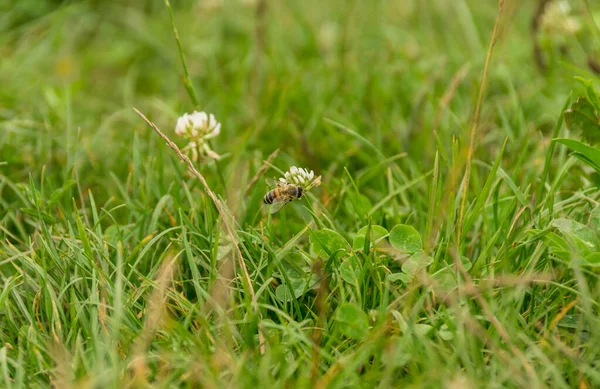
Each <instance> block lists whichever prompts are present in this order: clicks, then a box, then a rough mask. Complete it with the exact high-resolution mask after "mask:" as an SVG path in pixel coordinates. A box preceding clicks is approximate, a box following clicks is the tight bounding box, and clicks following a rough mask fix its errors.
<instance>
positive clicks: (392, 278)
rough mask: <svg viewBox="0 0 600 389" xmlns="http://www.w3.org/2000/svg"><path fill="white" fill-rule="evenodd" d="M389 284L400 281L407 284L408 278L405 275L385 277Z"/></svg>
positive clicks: (397, 274) (396, 274)
mask: <svg viewBox="0 0 600 389" xmlns="http://www.w3.org/2000/svg"><path fill="white" fill-rule="evenodd" d="M387 279H388V280H389V281H390V282H396V281H402V282H403V283H405V284H407V283H408V282H409V281H410V276H409V275H408V274H406V273H392V274H388V275H387Z"/></svg>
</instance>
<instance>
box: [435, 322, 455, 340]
mask: <svg viewBox="0 0 600 389" xmlns="http://www.w3.org/2000/svg"><path fill="white" fill-rule="evenodd" d="M438 335H439V337H440V338H442V339H443V340H452V339H454V334H453V333H452V331H450V328H448V325H447V324H443V325H442V326H441V327H440V329H439V331H438Z"/></svg>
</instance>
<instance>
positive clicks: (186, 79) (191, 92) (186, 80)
mask: <svg viewBox="0 0 600 389" xmlns="http://www.w3.org/2000/svg"><path fill="white" fill-rule="evenodd" d="M165 6H166V7H167V11H169V19H170V20H171V27H173V35H174V36H175V42H177V51H178V52H179V59H180V60H181V66H182V67H183V76H182V77H181V80H182V82H183V86H185V89H186V90H187V93H188V96H189V97H190V99H191V100H192V104H194V108H198V109H199V108H200V102H199V100H198V96H197V95H196V90H195V89H194V85H193V84H192V78H191V77H190V72H189V70H188V67H187V63H186V62H185V55H184V54H183V47H182V46H181V39H179V32H178V31H177V26H176V25H175V18H174V17H173V10H172V9H171V2H170V1H169V0H165ZM208 145H209V147H211V148H212V145H211V144H210V143H209V144H208ZM215 166H216V170H217V175H218V176H219V181H221V185H222V186H223V190H226V188H227V187H226V186H225V178H224V176H223V172H222V171H221V165H220V164H219V161H217V160H215Z"/></svg>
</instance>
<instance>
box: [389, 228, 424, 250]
mask: <svg viewBox="0 0 600 389" xmlns="http://www.w3.org/2000/svg"><path fill="white" fill-rule="evenodd" d="M390 243H391V244H392V246H394V247H395V248H397V249H400V250H402V251H406V252H409V253H414V252H417V251H420V250H421V249H422V248H423V241H422V240H421V235H419V232H418V231H417V230H415V228H414V227H412V226H409V225H407V224H398V225H397V226H395V227H394V228H392V231H391V232H390Z"/></svg>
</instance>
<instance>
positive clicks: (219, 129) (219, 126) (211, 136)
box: [206, 123, 221, 138]
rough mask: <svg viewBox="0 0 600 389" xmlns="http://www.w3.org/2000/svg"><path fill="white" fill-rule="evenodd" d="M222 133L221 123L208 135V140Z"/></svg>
mask: <svg viewBox="0 0 600 389" xmlns="http://www.w3.org/2000/svg"><path fill="white" fill-rule="evenodd" d="M220 133H221V123H217V125H216V126H215V127H214V128H213V129H212V131H211V132H209V133H208V134H207V135H206V138H214V137H215V136H217V135H219V134H220Z"/></svg>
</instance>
